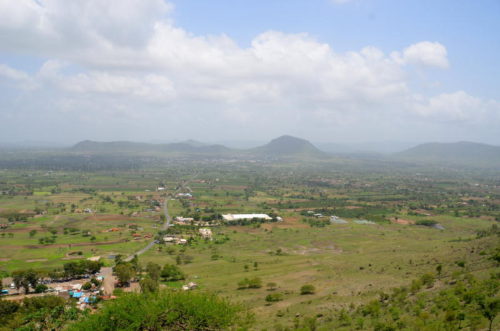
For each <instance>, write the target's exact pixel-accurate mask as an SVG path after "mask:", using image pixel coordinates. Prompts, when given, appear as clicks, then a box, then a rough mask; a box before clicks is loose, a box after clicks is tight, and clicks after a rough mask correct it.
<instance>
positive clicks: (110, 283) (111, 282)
mask: <svg viewBox="0 0 500 331" xmlns="http://www.w3.org/2000/svg"><path fill="white" fill-rule="evenodd" d="M101 276H103V277H104V281H103V284H102V287H103V288H104V295H112V294H113V291H114V289H115V282H116V278H115V276H113V268H111V267H102V268H101Z"/></svg>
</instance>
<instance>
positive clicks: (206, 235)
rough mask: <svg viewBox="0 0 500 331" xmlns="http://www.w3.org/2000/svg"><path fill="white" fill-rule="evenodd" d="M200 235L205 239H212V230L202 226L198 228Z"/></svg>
mask: <svg viewBox="0 0 500 331" xmlns="http://www.w3.org/2000/svg"><path fill="white" fill-rule="evenodd" d="M198 231H199V232H200V235H201V236H202V237H203V238H205V239H212V230H210V229H207V228H201V229H199V230H198Z"/></svg>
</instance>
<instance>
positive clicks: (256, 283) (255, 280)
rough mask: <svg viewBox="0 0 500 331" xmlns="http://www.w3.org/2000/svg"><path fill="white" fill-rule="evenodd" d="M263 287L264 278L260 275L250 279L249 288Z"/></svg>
mask: <svg viewBox="0 0 500 331" xmlns="http://www.w3.org/2000/svg"><path fill="white" fill-rule="evenodd" d="M261 287H262V279H260V278H259V277H254V278H250V279H249V280H248V288H261Z"/></svg>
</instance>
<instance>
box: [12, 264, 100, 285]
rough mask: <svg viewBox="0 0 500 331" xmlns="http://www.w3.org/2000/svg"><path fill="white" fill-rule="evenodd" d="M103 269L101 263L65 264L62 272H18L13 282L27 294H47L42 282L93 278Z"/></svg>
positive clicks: (55, 270) (32, 270)
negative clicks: (92, 276)
mask: <svg viewBox="0 0 500 331" xmlns="http://www.w3.org/2000/svg"><path fill="white" fill-rule="evenodd" d="M101 267H102V264H101V263H100V262H97V261H89V260H80V261H77V262H67V263H65V264H64V265H63V269H62V270H61V269H54V270H51V271H47V270H36V269H25V270H16V271H14V272H12V282H13V283H14V286H15V287H16V288H17V289H18V290H19V289H21V288H22V289H24V292H25V293H29V292H30V289H33V290H34V291H35V292H45V291H46V290H47V287H46V286H45V285H44V284H42V282H45V281H56V282H57V281H64V280H69V279H78V278H82V277H85V276H91V275H94V274H96V273H98V272H99V270H100V269H101ZM42 285H43V286H42Z"/></svg>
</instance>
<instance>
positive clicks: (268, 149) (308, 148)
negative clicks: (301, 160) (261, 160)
mask: <svg viewBox="0 0 500 331" xmlns="http://www.w3.org/2000/svg"><path fill="white" fill-rule="evenodd" d="M250 152H252V153H254V154H256V155H260V156H266V157H279V158H282V157H324V156H326V153H324V152H322V151H321V150H319V149H318V148H317V147H316V146H314V145H313V144H311V143H310V142H309V141H307V140H305V139H301V138H296V137H292V136H281V137H279V138H276V139H273V140H271V141H270V142H269V143H267V144H266V145H264V146H260V147H257V148H253V149H251V150H250Z"/></svg>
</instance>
